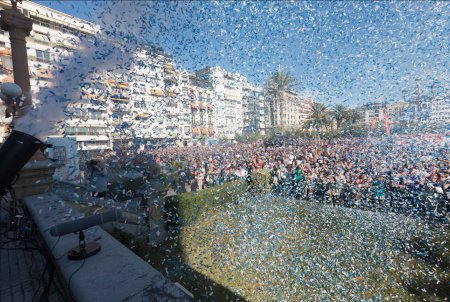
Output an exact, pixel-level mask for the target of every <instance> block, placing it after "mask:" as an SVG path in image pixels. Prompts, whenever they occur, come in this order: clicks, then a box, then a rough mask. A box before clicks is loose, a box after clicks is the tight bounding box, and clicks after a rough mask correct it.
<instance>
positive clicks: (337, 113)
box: [331, 104, 350, 129]
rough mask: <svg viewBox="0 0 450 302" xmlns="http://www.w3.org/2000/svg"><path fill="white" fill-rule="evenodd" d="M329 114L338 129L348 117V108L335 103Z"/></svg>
mask: <svg viewBox="0 0 450 302" xmlns="http://www.w3.org/2000/svg"><path fill="white" fill-rule="evenodd" d="M331 115H332V116H333V118H334V120H335V121H336V127H337V129H340V128H341V127H342V125H343V124H344V123H346V122H347V121H349V119H350V110H349V109H348V108H347V107H346V106H345V105H343V104H337V105H335V106H334V108H333V109H332V112H331Z"/></svg>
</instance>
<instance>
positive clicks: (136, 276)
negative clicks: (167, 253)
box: [24, 193, 194, 302]
mask: <svg viewBox="0 0 450 302" xmlns="http://www.w3.org/2000/svg"><path fill="white" fill-rule="evenodd" d="M24 203H25V204H26V206H27V208H28V210H29V212H30V214H31V216H32V218H33V220H34V222H35V223H36V225H37V227H38V229H39V230H40V233H41V236H42V238H43V240H44V241H45V244H46V245H47V247H48V249H49V250H50V251H51V253H52V256H53V260H54V262H55V264H56V266H57V267H58V268H59V270H60V272H61V274H62V277H63V278H64V280H65V281H66V283H68V282H69V279H70V277H71V276H72V274H73V276H72V279H71V281H70V289H71V291H72V296H73V297H74V298H75V300H76V301H78V302H84V301H86V302H91V301H108V302H109V301H111V302H113V301H158V302H160V301H194V300H193V299H192V298H191V297H189V296H188V295H187V294H185V293H184V292H183V291H182V290H181V289H180V288H179V287H177V286H176V285H175V284H173V283H172V282H170V281H169V280H167V279H166V278H165V277H164V276H163V275H162V274H161V273H160V272H158V271H157V270H156V269H154V268H153V267H152V266H150V265H149V264H148V263H147V262H145V261H144V260H142V259H141V258H139V257H138V256H137V255H135V254H134V253H133V252H131V251H130V250H128V249H127V248H126V247H125V246H124V245H122V244H121V243H120V242H118V241H117V240H116V239H114V238H113V237H112V236H111V235H110V234H108V233H107V232H106V231H104V230H103V229H102V228H100V227H99V226H95V227H92V228H90V229H88V230H86V231H85V236H86V242H89V241H92V240H94V239H96V238H98V237H101V239H100V240H98V241H97V242H99V243H100V244H101V246H102V249H101V251H100V252H99V253H98V254H97V255H95V256H92V257H90V258H87V259H86V260H85V263H84V264H83V266H81V265H82V263H83V260H81V261H71V260H68V259H67V251H68V250H69V249H70V248H72V247H74V246H76V245H77V244H78V236H77V235H75V234H69V235H65V236H61V237H59V238H58V237H53V236H51V235H50V233H49V229H50V228H51V227H52V226H53V225H55V224H58V223H62V222H65V221H69V220H73V219H77V218H81V215H80V214H79V213H78V212H77V211H76V210H74V209H72V208H70V207H69V206H67V205H66V204H65V203H64V202H63V201H62V200H61V198H59V196H58V195H55V194H54V193H45V194H40V195H34V196H28V197H25V198H24ZM80 266H81V268H80ZM78 269H79V270H78ZM77 270H78V271H77ZM75 271H77V272H75ZM74 272H75V273H74Z"/></svg>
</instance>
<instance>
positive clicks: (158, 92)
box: [150, 89, 164, 96]
mask: <svg viewBox="0 0 450 302" xmlns="http://www.w3.org/2000/svg"><path fill="white" fill-rule="evenodd" d="M150 94H151V95H153V96H164V90H161V89H151V90H150Z"/></svg>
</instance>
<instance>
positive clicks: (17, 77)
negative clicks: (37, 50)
mask: <svg viewBox="0 0 450 302" xmlns="http://www.w3.org/2000/svg"><path fill="white" fill-rule="evenodd" d="M0 27H1V28H2V29H3V30H6V31H8V32H9V39H10V41H11V51H12V61H13V74H14V83H16V84H17V85H19V86H20V88H22V91H23V94H24V96H25V101H24V103H23V105H22V106H21V107H28V106H30V105H31V86H30V73H29V69H28V55H27V46H26V37H27V36H29V35H30V31H31V30H32V28H33V21H32V20H31V19H30V18H27V17H25V16H24V15H23V14H22V13H21V12H19V11H18V10H17V8H15V7H14V6H13V8H12V9H5V10H2V11H1V12H0Z"/></svg>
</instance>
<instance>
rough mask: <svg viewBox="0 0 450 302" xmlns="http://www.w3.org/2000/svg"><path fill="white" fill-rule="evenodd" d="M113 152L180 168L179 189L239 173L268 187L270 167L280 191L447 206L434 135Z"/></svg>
mask: <svg viewBox="0 0 450 302" xmlns="http://www.w3.org/2000/svg"><path fill="white" fill-rule="evenodd" d="M110 158H114V159H115V162H116V164H117V165H122V166H129V167H142V168H143V169H146V170H147V169H148V163H149V162H153V163H154V164H156V165H157V166H159V167H161V168H162V169H163V170H164V171H166V173H167V174H168V175H175V177H173V178H172V179H171V181H172V184H173V187H174V189H175V190H176V191H178V192H183V191H184V190H186V189H187V190H193V191H196V190H202V189H204V188H206V187H209V186H214V185H219V184H222V183H224V182H228V181H232V180H236V179H244V180H246V181H247V183H248V187H249V191H252V192H259V191H261V190H264V189H265V188H262V187H261V184H260V183H257V181H255V180H254V177H253V176H252V175H253V173H255V171H258V170H263V169H265V170H263V171H266V173H270V191H271V193H274V194H283V195H291V196H294V197H297V198H303V199H310V200H314V201H320V202H329V203H336V204H342V205H345V206H351V207H359V208H371V209H373V208H376V209H379V210H385V211H396V212H404V213H412V214H415V213H418V214H424V215H427V216H429V217H433V218H438V219H445V217H446V215H447V216H448V213H449V200H450V148H449V145H448V143H445V142H444V141H443V140H442V137H441V138H440V139H438V138H437V137H436V136H420V137H419V136H417V137H414V136H408V137H395V138H392V137H390V138H343V139H334V140H318V139H308V140H304V139H294V140H290V141H289V142H285V143H284V144H282V145H270V144H269V145H267V144H264V143H262V142H259V143H246V144H244V143H240V144H226V145H213V146H195V147H184V148H175V147H173V148H163V149H156V150H146V151H141V152H138V153H134V152H128V153H127V152H123V155H122V156H119V157H117V156H110ZM122 161H123V162H122ZM268 171H270V172H268Z"/></svg>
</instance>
